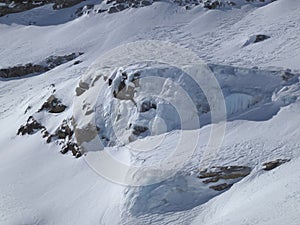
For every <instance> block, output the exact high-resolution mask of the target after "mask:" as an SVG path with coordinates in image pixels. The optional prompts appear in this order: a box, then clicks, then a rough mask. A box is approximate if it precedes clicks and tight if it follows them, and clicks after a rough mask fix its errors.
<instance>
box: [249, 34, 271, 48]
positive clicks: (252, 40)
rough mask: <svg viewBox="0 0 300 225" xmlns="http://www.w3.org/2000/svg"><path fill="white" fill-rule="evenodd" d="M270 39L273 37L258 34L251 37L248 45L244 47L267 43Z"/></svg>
mask: <svg viewBox="0 0 300 225" xmlns="http://www.w3.org/2000/svg"><path fill="white" fill-rule="evenodd" d="M269 38H271V37H270V36H268V35H265V34H257V35H253V36H250V37H249V39H248V40H247V41H246V43H245V44H244V45H243V47H246V46H248V45H251V44H255V43H258V42H262V41H265V40H267V39H269Z"/></svg>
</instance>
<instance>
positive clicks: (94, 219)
mask: <svg viewBox="0 0 300 225" xmlns="http://www.w3.org/2000/svg"><path fill="white" fill-rule="evenodd" d="M91 2H95V3H96V1H87V2H86V3H91ZM86 3H82V4H80V5H78V6H74V7H70V8H68V9H63V10H58V11H53V10H52V9H51V6H50V5H46V6H42V7H38V8H35V9H32V10H29V11H27V12H23V13H16V14H11V15H9V16H5V17H0V33H1V35H0V68H7V67H10V66H15V65H18V64H25V63H29V62H30V63H38V62H42V61H43V60H44V59H46V58H47V57H49V56H51V55H66V54H70V53H72V52H83V53H84V54H83V55H81V56H79V57H78V58H77V59H76V60H81V61H82V63H80V64H78V65H74V61H70V62H67V63H65V64H62V65H60V66H58V67H56V68H54V69H53V70H50V71H48V72H46V73H43V74H39V75H31V76H28V77H22V78H18V79H11V80H5V79H4V78H1V80H0V103H1V107H0V128H1V129H0V143H1V146H2V147H1V148H0V178H1V179H0V190H1V191H0V224H1V225H2V224H3V225H7V224H11V225H14V224H45V225H46V224H47V225H48V224H66V225H68V224H86V225H89V224H91V225H94V224H109V225H110V224H130V225H132V224H205V225H216V224H224V225H226V224H231V225H246V224H259V225H264V224H274V225H282V224H292V225H294V224H295V225H298V224H300V217H299V213H298V212H299V210H300V208H299V207H300V199H299V198H300V193H299V186H300V184H299V173H297V171H298V170H299V166H300V161H299V157H300V154H299V148H300V144H299V136H300V130H299V125H298V124H299V122H300V121H299V111H300V98H299V96H300V82H299V78H300V76H299V70H300V67H299V60H300V58H299V55H300V41H299V34H300V33H299V25H298V24H299V20H300V14H299V13H297V12H298V11H299V9H300V2H299V1H294V0H278V1H274V2H272V3H270V4H266V5H264V4H263V6H261V5H255V4H245V5H244V4H241V5H238V6H237V7H234V8H233V9H227V8H226V9H222V10H205V9H203V8H201V7H195V8H193V9H191V10H185V9H183V8H182V7H179V6H176V5H175V4H171V3H170V2H155V3H154V4H153V5H151V6H147V7H143V8H139V9H128V10H124V11H122V12H119V13H116V14H105V13H104V14H95V13H90V14H88V15H84V16H82V17H79V18H74V17H71V16H72V15H73V13H74V12H75V11H76V7H79V6H82V5H84V4H86ZM28 23H32V24H34V25H28ZM257 34H265V35H268V36H270V38H269V39H267V40H265V41H263V42H259V43H255V44H250V45H248V46H244V47H243V45H244V44H245V43H246V42H247V40H249V38H250V37H251V36H253V35H257ZM146 40H152V41H146ZM153 40H156V41H153ZM136 41H140V42H136ZM166 41H167V42H166ZM162 42H164V43H168V42H172V43H176V44H177V45H178V46H181V48H184V47H186V48H188V49H189V50H192V52H193V54H190V53H187V52H188V51H186V52H185V51H182V52H181V51H179V50H178V49H180V48H175V47H174V45H172V44H169V45H168V44H166V45H161V43H162ZM138 43H142V44H141V45H138ZM124 44H125V45H124ZM124 46H126V48H125V49H124V48H123V47H124ZM137 46H139V47H141V46H142V47H143V52H141V51H139V50H140V48H137ZM154 46H155V47H156V49H155V50H154ZM166 46H167V47H166ZM122 49H123V50H122ZM166 49H168V51H164V50H166ZM120 50H122V51H120ZM126 51H127V52H126ZM176 51H177V53H178V55H176V54H170V53H172V52H176ZM145 52H146V53H147V54H146V56H145V57H136V58H134V60H133V59H132V56H134V55H135V56H140V55H142V53H145ZM157 52H160V53H161V55H162V58H164V57H165V56H168V55H169V57H170V58H169V60H167V61H166V60H159V59H158V57H157V55H155V53H157ZM179 52H180V53H181V54H179ZM168 53H169V54H168ZM107 56H109V57H107ZM112 56H114V57H112ZM178 56H180V57H178ZM197 56H199V57H200V58H201V59H202V60H203V62H202V61H201V64H200V67H198V68H197V69H199V70H196V69H195V70H192V69H190V70H188V69H187V68H186V67H184V66H183V65H185V66H186V65H189V64H191V63H193V62H195V61H196V60H197V59H198V58H197ZM103 59H104V60H103ZM128 59H129V62H128V61H126V60H128ZM101 60H103V61H101ZM149 60H150V61H151V63H150V62H149ZM167 64H168V65H167ZM287 68H289V69H290V70H286V69H287ZM184 69H186V70H184ZM122 70H123V71H126V72H127V74H128V79H126V81H125V84H126V85H125V86H126V87H125V88H126V90H130V88H132V87H133V86H134V85H135V84H134V82H133V78H134V74H135V72H137V71H139V72H140V73H141V77H142V78H143V79H141V83H140V87H137V90H136V92H135V95H134V99H135V100H136V101H135V103H136V108H134V107H135V104H134V103H133V101H131V100H120V99H116V98H114V97H113V94H112V93H113V91H114V90H117V88H118V86H119V85H120V81H121V80H122V73H121V71H122ZM187 71H189V72H191V71H192V72H193V71H194V73H192V75H195V74H197V73H196V72H197V71H202V72H203V73H204V72H205V71H208V72H209V73H208V74H212V73H213V75H214V77H215V78H216V80H217V81H218V85H219V87H220V88H221V89H222V93H221V94H222V95H223V96H224V101H225V104H226V112H227V113H226V117H227V123H226V130H225V125H224V124H222V123H219V122H220V121H222V120H220V117H217V116H220V115H217V116H216V118H217V119H216V118H214V115H211V113H210V112H207V111H208V110H207V109H208V108H209V107H207V105H206V107H204V108H201V107H198V108H197V107H195V106H197V105H198V104H201V105H203V104H204V105H205V104H207V101H208V99H206V98H204V97H203V92H204V93H214V92H213V91H212V92H205V90H202V91H203V92H199V89H198V88H197V85H195V81H197V79H199V77H198V76H194V77H193V76H192V77H188V76H185V72H187ZM287 71H289V72H291V73H292V74H294V76H293V77H291V78H290V79H289V80H287V81H286V80H284V79H283V77H282V75H284V74H285V72H287ZM113 72H115V73H113ZM204 74H205V73H204ZM103 75H105V76H107V78H109V77H113V76H115V79H114V80H113V84H112V85H111V86H108V82H107V80H106V81H105V80H104V77H103ZM147 77H148V78H149V77H152V78H153V77H154V78H155V79H152V83H151V82H147ZM200 78H201V77H200ZM143 80H144V82H143ZM199 80H200V81H202V83H203V82H204V81H206V80H205V79H204V80H202V79H199ZM82 82H86V83H82ZM202 83H201V84H202ZM204 83H205V82H204ZM51 84H54V85H55V87H54V88H55V89H56V92H55V95H56V96H57V97H58V98H59V99H62V101H63V103H64V104H65V105H67V109H66V111H64V112H63V113H61V114H49V113H47V112H40V113H38V112H37V111H38V109H39V108H40V107H41V105H42V104H43V103H44V102H45V100H46V99H47V98H48V97H49V96H50V95H51V94H52V92H53V87H52V86H51ZM80 84H81V85H83V86H84V85H86V84H87V85H88V86H87V87H88V88H87V89H86V90H85V92H84V93H83V94H82V95H77V93H76V88H77V87H79V86H80ZM93 85H94V86H93ZM179 86H180V87H181V89H179ZM99 87H100V88H101V87H105V88H103V89H102V93H103V95H100V96H99V92H97V91H98V90H99V89H98V88H99ZM214 87H215V86H214ZM214 90H215V89H214ZM158 91H160V92H158ZM180 91H182V93H181V92H180ZM219 94H220V93H219ZM155 95H158V96H163V98H161V99H159V98H157V96H155ZM218 96H220V95H218ZM127 97H128V96H127ZM188 100H189V101H191V102H188ZM80 101H81V102H83V101H85V102H84V103H85V104H82V105H80V107H78V105H76V104H78V103H80ZM145 101H146V102H153V101H154V102H155V103H156V108H157V109H154V108H150V109H149V110H148V111H145V112H140V111H139V109H140V108H141V107H142V103H143V102H145ZM89 103H91V104H90V105H89ZM169 103H174V104H175V105H176V106H177V108H176V107H172V106H171V104H169ZM93 104H94V105H95V106H98V107H97V108H95V109H96V113H91V114H89V113H87V114H86V115H84V113H86V112H91V111H90V110H93V109H94V107H93V106H94V105H93ZM190 105H193V108H191V107H190ZM28 106H31V109H29V110H28V112H26V113H25V110H26V109H27V108H28ZM74 106H75V107H74ZM82 106H85V107H86V108H84V109H82V108H81V107H82ZM224 106H225V105H224ZM101 107H102V108H101ZM193 109H194V110H193ZM97 110H98V111H97ZM224 110H225V109H224ZM178 112H181V113H180V114H179V113H178ZM110 113H114V114H115V116H117V114H120V115H121V116H120V118H119V120H118V121H117V122H113V123H112V124H110V123H109V122H110V121H109V120H106V119H107V118H108V117H110V116H111V115H109V114H110ZM95 114H96V117H95ZM178 114H179V115H180V116H181V115H184V116H183V117H181V118H180V116H178ZM220 114H221V113H220ZM30 115H33V116H34V117H35V118H36V119H37V120H38V121H39V122H41V123H42V124H43V125H44V126H46V127H47V129H48V130H49V132H54V131H55V130H56V129H57V127H58V126H59V125H60V124H61V122H62V121H63V120H64V119H66V118H71V117H74V119H76V126H77V128H80V127H84V126H86V125H91V124H96V125H98V126H99V128H100V134H101V135H102V134H103V135H105V136H106V137H107V138H109V139H110V140H113V141H114V142H115V143H113V142H111V143H110V142H109V141H107V143H106V142H101V143H102V146H101V145H100V144H99V142H97V141H94V140H97V138H96V139H94V137H100V136H98V135H99V132H94V131H95V129H96V127H95V126H94V127H93V126H92V127H91V129H90V130H89V129H87V130H83V133H82V134H80V135H82V136H83V139H82V140H84V143H81V144H82V145H83V146H84V147H85V148H86V149H88V150H89V151H88V152H87V154H86V155H85V156H83V157H81V158H79V159H75V158H74V157H72V156H71V154H66V155H62V154H60V153H59V146H58V143H55V142H54V143H50V144H46V143H45V139H42V137H41V134H40V132H37V133H35V134H34V135H28V136H17V135H16V132H17V130H18V128H19V127H20V125H22V124H24V122H25V121H26V120H27V118H28V117H29V116H30ZM106 116H107V117H106ZM198 116H200V117H198ZM211 117H212V118H211ZM95 118H96V120H95ZM115 118H116V117H115ZM180 119H183V120H182V121H181V120H180ZM214 119H216V120H215V121H214ZM196 121H197V123H196ZM130 123H132V124H137V125H139V126H147V127H148V129H149V130H148V131H147V132H144V133H143V132H142V133H141V135H136V136H135V137H132V136H131V135H132V130H130V129H127V130H126V128H128V125H129V124H130ZM213 130H214V131H215V134H220V135H217V136H218V138H217V139H216V140H215V139H214V138H212V135H211V131H213ZM89 131H91V133H88V132H89ZM223 131H225V133H224V137H223ZM113 133H117V138H115V137H114V135H113ZM80 135H78V136H77V138H78V139H80ZM93 135H94V136H93ZM87 137H88V138H91V140H87ZM129 137H132V138H133V139H132V140H131V141H129V139H128V138H129ZM82 140H81V141H82ZM214 140H215V142H216V143H214V142H213V141H214ZM78 141H79V142H80V140H78ZM118 141H119V142H118ZM103 143H104V144H103ZM212 144H216V146H218V144H220V148H217V151H214V150H215V149H214V148H212V147H213V146H214V145H212ZM278 158H289V159H292V160H291V161H290V162H288V163H286V164H284V165H281V166H280V167H278V168H276V169H274V170H272V171H268V172H266V171H263V170H262V163H263V162H267V161H271V160H274V159H278ZM214 165H215V166H223V165H245V166H250V167H251V168H252V169H253V170H252V172H251V174H250V175H249V176H247V177H246V178H244V179H243V180H242V181H240V182H238V183H235V184H234V185H233V187H232V188H230V189H229V190H228V191H225V192H216V191H214V190H212V189H210V188H209V187H208V186H209V185H206V184H203V183H202V181H201V180H200V179H199V178H197V172H198V171H199V169H200V168H206V167H207V166H214ZM99 171H100V172H99ZM128 182H133V184H135V185H133V186H128V185H124V184H128ZM140 184H149V185H146V186H143V185H142V186H141V185H140Z"/></svg>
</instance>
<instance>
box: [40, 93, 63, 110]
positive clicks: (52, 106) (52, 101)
mask: <svg viewBox="0 0 300 225" xmlns="http://www.w3.org/2000/svg"><path fill="white" fill-rule="evenodd" d="M66 108H67V107H66V106H65V105H64V104H62V103H61V101H60V100H58V99H57V98H56V97H55V96H54V95H51V96H50V97H49V98H48V99H47V101H46V102H45V103H44V104H43V105H42V107H41V108H40V109H39V110H38V112H41V111H43V110H47V111H48V112H50V113H61V112H63V111H65V109H66Z"/></svg>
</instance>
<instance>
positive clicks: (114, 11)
mask: <svg viewBox="0 0 300 225" xmlns="http://www.w3.org/2000/svg"><path fill="white" fill-rule="evenodd" d="M107 12H108V13H116V12H119V10H118V9H117V7H116V6H112V7H110V8H109V9H108V11H107Z"/></svg>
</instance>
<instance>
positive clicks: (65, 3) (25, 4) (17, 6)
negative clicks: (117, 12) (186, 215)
mask: <svg viewBox="0 0 300 225" xmlns="http://www.w3.org/2000/svg"><path fill="white" fill-rule="evenodd" d="M83 1H85V0H35V1H32V0H24V1H22V0H5V1H1V2H4V3H5V4H6V5H5V6H0V16H4V15H7V14H11V13H18V12H24V11H26V10H30V9H33V8H36V7H39V6H43V5H46V4H50V3H54V5H53V9H63V8H67V7H71V6H74V5H76V4H78V3H80V2H83ZM12 3H13V4H12Z"/></svg>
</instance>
